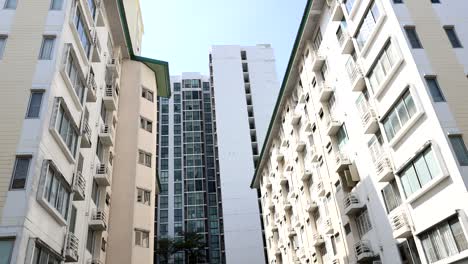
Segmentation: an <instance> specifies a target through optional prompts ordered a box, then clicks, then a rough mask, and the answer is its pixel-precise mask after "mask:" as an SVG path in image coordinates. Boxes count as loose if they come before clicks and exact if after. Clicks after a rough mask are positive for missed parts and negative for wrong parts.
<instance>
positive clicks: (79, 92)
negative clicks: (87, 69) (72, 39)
mask: <svg viewBox="0 0 468 264" xmlns="http://www.w3.org/2000/svg"><path fill="white" fill-rule="evenodd" d="M74 55H75V54H74V53H73V52H72V50H71V49H70V50H69V51H68V54H67V61H66V65H65V70H66V73H67V75H68V78H69V80H70V83H71V85H72V87H73V90H74V91H75V94H76V96H77V97H78V100H79V101H80V103H81V104H83V100H84V90H85V80H84V78H83V75H82V74H81V70H80V66H79V65H78V62H77V61H78V60H77V59H76V58H75V56H74Z"/></svg>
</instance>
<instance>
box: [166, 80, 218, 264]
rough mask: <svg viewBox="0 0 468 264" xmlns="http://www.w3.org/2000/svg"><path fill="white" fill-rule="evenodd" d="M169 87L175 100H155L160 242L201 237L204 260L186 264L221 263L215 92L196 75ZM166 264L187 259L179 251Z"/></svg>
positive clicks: (205, 81) (207, 81)
mask: <svg viewBox="0 0 468 264" xmlns="http://www.w3.org/2000/svg"><path fill="white" fill-rule="evenodd" d="M171 85H172V87H173V96H172V97H171V98H170V99H166V98H161V100H160V101H159V115H160V122H159V123H160V139H159V177H160V180H161V193H160V196H159V204H158V224H159V228H158V232H159V236H158V237H159V238H164V237H172V238H175V239H179V238H181V236H182V235H183V234H184V233H198V234H202V235H203V236H204V242H205V244H206V248H205V251H204V252H203V254H204V257H202V258H199V259H195V260H194V259H192V260H190V261H191V262H190V263H193V261H195V263H210V264H213V263H225V253H224V232H223V215H222V212H223V211H222V200H221V189H220V175H219V168H218V167H219V166H218V156H217V153H218V150H217V144H216V142H217V138H216V121H215V105H214V93H213V88H212V87H211V85H210V82H209V78H208V77H207V76H202V75H201V74H199V73H183V74H182V75H181V76H173V77H171ZM158 263H163V260H162V259H159V261H158ZM170 263H188V256H185V255H184V253H183V252H177V253H176V254H174V256H172V258H171V260H170Z"/></svg>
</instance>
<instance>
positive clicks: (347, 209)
mask: <svg viewBox="0 0 468 264" xmlns="http://www.w3.org/2000/svg"><path fill="white" fill-rule="evenodd" d="M343 204H344V213H345V214H346V215H347V216H352V215H355V214H357V213H358V212H360V211H361V210H362V209H364V204H362V203H361V201H360V200H359V197H358V196H357V194H355V193H350V194H348V195H347V196H346V197H345V198H344V199H343Z"/></svg>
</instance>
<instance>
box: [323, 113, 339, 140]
mask: <svg viewBox="0 0 468 264" xmlns="http://www.w3.org/2000/svg"><path fill="white" fill-rule="evenodd" d="M325 121H326V133H327V135H328V136H330V137H333V136H335V135H336V133H338V130H340V128H341V122H340V121H338V120H336V119H335V118H334V117H333V116H332V115H331V114H330V115H328V116H327V117H326V120H325Z"/></svg>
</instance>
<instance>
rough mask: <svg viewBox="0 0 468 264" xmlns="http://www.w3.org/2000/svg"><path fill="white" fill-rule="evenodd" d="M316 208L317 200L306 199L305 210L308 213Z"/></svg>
mask: <svg viewBox="0 0 468 264" xmlns="http://www.w3.org/2000/svg"><path fill="white" fill-rule="evenodd" d="M317 209H318V204H317V202H315V201H307V204H306V208H305V210H306V211H307V212H308V213H313V212H315V211H317Z"/></svg>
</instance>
